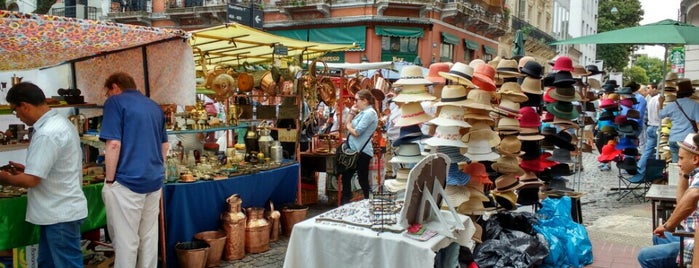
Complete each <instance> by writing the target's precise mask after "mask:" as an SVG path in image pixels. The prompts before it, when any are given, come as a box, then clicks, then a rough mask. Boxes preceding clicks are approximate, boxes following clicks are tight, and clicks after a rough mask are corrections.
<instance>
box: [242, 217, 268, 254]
mask: <svg viewBox="0 0 699 268" xmlns="http://www.w3.org/2000/svg"><path fill="white" fill-rule="evenodd" d="M247 212H248V221H247V223H246V224H245V252H248V253H262V252H265V251H268V250H269V229H270V225H269V221H267V219H265V217H264V213H265V209H264V208H248V209H247Z"/></svg>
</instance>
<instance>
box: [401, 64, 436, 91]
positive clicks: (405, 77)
mask: <svg viewBox="0 0 699 268" xmlns="http://www.w3.org/2000/svg"><path fill="white" fill-rule="evenodd" d="M431 84H432V82H431V81H430V80H427V79H425V76H424V75H423V74H422V68H421V67H420V66H417V65H409V66H405V67H403V69H401V70H400V79H398V81H396V82H394V83H393V85H397V86H400V85H431Z"/></svg>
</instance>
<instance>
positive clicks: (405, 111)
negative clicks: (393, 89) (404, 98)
mask: <svg viewBox="0 0 699 268" xmlns="http://www.w3.org/2000/svg"><path fill="white" fill-rule="evenodd" d="M400 112H401V114H400V118H398V119H397V120H396V124H395V126H397V127H404V126H412V125H417V124H420V123H424V122H427V121H430V119H432V117H431V116H429V115H428V114H427V113H425V110H423V109H422V105H420V103H419V102H408V103H404V104H403V105H401V106H400Z"/></svg>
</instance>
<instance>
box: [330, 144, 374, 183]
mask: <svg viewBox="0 0 699 268" xmlns="http://www.w3.org/2000/svg"><path fill="white" fill-rule="evenodd" d="M370 140H371V136H370V137H369V139H368V140H367V141H366V142H365V143H364V146H362V148H361V149H359V150H358V151H350V150H349V138H348V139H347V140H346V141H345V142H343V143H341V144H340V146H338V147H337V148H336V149H335V173H336V174H340V173H342V172H345V171H347V170H353V169H355V168H357V160H358V159H359V154H360V153H361V152H362V150H364V147H366V145H367V144H368V143H369V141H370Z"/></svg>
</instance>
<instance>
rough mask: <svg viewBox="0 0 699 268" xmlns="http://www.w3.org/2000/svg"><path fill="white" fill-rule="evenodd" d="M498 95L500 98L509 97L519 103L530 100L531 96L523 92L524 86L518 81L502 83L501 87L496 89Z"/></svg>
mask: <svg viewBox="0 0 699 268" xmlns="http://www.w3.org/2000/svg"><path fill="white" fill-rule="evenodd" d="M496 96H498V97H499V98H500V99H509V100H511V101H514V102H517V103H520V102H525V101H527V100H529V97H527V95H524V93H523V92H522V87H521V86H520V85H519V84H517V83H516V82H505V83H504V84H502V86H500V89H498V90H497V91H496Z"/></svg>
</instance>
